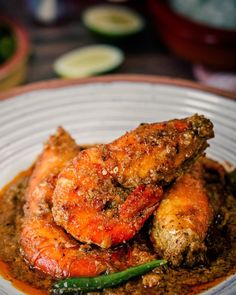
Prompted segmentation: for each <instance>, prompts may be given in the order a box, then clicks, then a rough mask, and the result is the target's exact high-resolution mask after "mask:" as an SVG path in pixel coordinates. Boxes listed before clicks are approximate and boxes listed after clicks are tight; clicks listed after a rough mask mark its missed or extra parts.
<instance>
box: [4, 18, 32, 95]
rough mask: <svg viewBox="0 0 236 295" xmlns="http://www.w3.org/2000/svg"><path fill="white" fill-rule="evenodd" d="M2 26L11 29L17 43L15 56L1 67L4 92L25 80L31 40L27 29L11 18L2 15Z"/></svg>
mask: <svg viewBox="0 0 236 295" xmlns="http://www.w3.org/2000/svg"><path fill="white" fill-rule="evenodd" d="M0 24H4V25H6V26H8V27H9V28H10V30H11V32H12V34H13V36H14V39H15V43H16V49H15V51H14V53H13V55H12V56H11V57H10V58H9V59H8V60H6V62H4V63H3V64H2V65H0V91H2V90H6V89H9V88H11V87H13V86H16V85H19V84H21V83H22V82H23V81H24V80H25V77H26V71H27V61H28V55H29V38H28V34H27V32H26V30H25V28H24V27H23V26H22V25H21V24H19V23H18V22H16V21H15V20H13V19H12V18H10V17H7V16H3V15H0Z"/></svg>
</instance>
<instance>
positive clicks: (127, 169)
mask: <svg viewBox="0 0 236 295" xmlns="http://www.w3.org/2000/svg"><path fill="white" fill-rule="evenodd" d="M213 136H214V132H213V124H212V123H211V122H210V120H208V119H206V118H205V117H204V116H200V115H194V116H192V117H189V118H185V119H175V120H171V121H167V122H162V123H153V124H142V125H140V126H139V127H138V128H136V129H134V130H133V131H131V132H129V133H126V134H125V135H123V136H122V137H120V138H118V139H117V140H115V141H113V142H111V143H109V144H105V145H100V146H97V147H93V148H89V149H86V150H84V151H82V152H80V153H79V154H78V156H77V157H76V158H75V159H73V161H72V162H70V163H69V165H67V166H66V167H65V168H64V169H63V170H62V172H61V173H60V174H59V177H58V181H57V184H56V188H55V190H54V194H53V209H52V211H53V217H54V220H55V222H56V223H57V224H58V225H60V226H62V227H63V228H64V229H65V230H66V231H67V232H68V233H70V234H71V235H72V236H73V237H74V238H75V239H77V240H79V241H81V242H85V243H89V244H90V243H94V244H97V245H98V246H100V247H102V248H109V247H111V246H113V245H116V244H119V243H123V242H125V241H128V240H129V239H131V238H132V237H134V235H135V234H136V233H137V232H138V231H139V230H140V228H141V227H142V226H143V224H144V222H145V221H146V220H147V218H148V217H149V216H150V215H151V214H152V213H153V212H154V210H155V209H156V208H157V206H158V204H159V202H160V199H161V197H162V195H163V193H162V187H161V186H160V184H161V185H162V184H167V183H170V182H171V181H173V180H174V179H175V178H176V177H178V176H179V175H181V174H182V173H183V172H184V171H185V170H186V169H187V168H189V166H191V165H192V163H193V162H194V161H195V160H196V159H197V158H198V157H199V156H200V155H201V154H202V153H203V151H204V150H205V148H206V147H207V146H208V143H207V140H208V139H209V138H211V137H213Z"/></svg>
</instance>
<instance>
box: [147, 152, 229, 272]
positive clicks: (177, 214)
mask: <svg viewBox="0 0 236 295" xmlns="http://www.w3.org/2000/svg"><path fill="white" fill-rule="evenodd" d="M210 170H211V171H210ZM209 173H210V174H209ZM209 175H210V176H209ZM213 175H215V176H217V184H216V183H209V181H211V180H210V178H212V176H213ZM215 176H214V177H215ZM223 186H224V169H223V167H222V166H221V165H220V164H218V163H216V162H214V161H212V160H210V159H207V158H205V157H202V158H201V159H199V160H198V161H197V162H196V163H195V165H194V166H193V167H192V168H191V171H189V172H187V173H186V174H184V175H183V176H182V177H180V178H179V179H178V180H177V181H176V182H175V183H174V184H173V185H172V186H171V187H170V188H169V190H168V191H167V192H166V193H165V196H164V198H163V199H162V202H161V204H160V206H159V208H158V209H157V210H156V212H155V213H154V218H153V224H152V228H151V240H152V242H153V245H154V248H155V250H156V252H157V253H158V254H159V255H160V256H161V257H163V258H165V259H167V260H168V261H169V262H171V264H172V265H173V266H179V265H181V264H184V265H186V266H190V267H191V266H194V265H195V264H199V263H206V262H207V260H208V257H207V251H208V248H207V241H206V240H207V239H208V240H209V238H210V240H212V237H210V236H209V230H211V227H212V225H213V220H214V218H215V217H216V216H217V213H218V212H219V210H220V207H221V206H222V204H223V201H224V200H223V198H224V196H223V194H222V189H221V188H222V187H223ZM215 227H216V226H214V232H216V228H215ZM214 243H215V242H214ZM214 243H213V242H212V241H211V244H214ZM216 243H217V242H216ZM208 244H209V243H208ZM211 247H213V246H212V245H211ZM215 248H216V247H215Z"/></svg>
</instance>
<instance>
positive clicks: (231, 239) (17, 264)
mask: <svg viewBox="0 0 236 295" xmlns="http://www.w3.org/2000/svg"><path fill="white" fill-rule="evenodd" d="M31 173H32V168H30V169H29V170H27V171H25V172H22V173H20V174H19V175H18V176H17V177H16V178H15V179H14V180H13V181H12V182H11V183H9V184H8V185H7V186H6V187H5V188H4V189H3V190H2V192H1V194H0V199H1V202H0V236H1V239H0V274H1V275H2V276H3V277H4V278H6V279H7V280H9V281H11V282H12V284H13V285H14V286H15V287H16V288H18V289H20V290H22V291H23V292H25V293H26V294H34V295H42V294H49V293H50V286H51V284H52V283H53V280H52V279H51V278H50V277H49V276H45V275H44V274H42V273H40V272H39V271H37V270H35V269H34V270H33V269H30V268H29V266H28V265H27V262H25V261H24V259H23V257H22V255H21V252H20V251H21V250H20V245H19V242H18V241H19V232H20V229H21V224H22V217H23V205H24V196H25V190H26V187H27V184H28V181H29V177H30V175H31ZM226 191H227V190H226ZM213 193H214V192H213ZM221 211H222V212H223V213H224V216H225V220H227V226H226V225H225V224H222V226H221V228H222V231H221V237H220V238H219V236H217V237H216V239H217V241H219V243H220V244H221V246H222V245H223V246H222V248H221V251H220V252H219V253H220V254H219V253H217V255H216V253H214V251H213V252H212V253H209V256H210V257H211V259H210V260H209V264H208V265H207V266H198V267H195V268H192V269H188V268H175V269H174V268H171V267H164V266H163V267H162V268H157V269H155V270H153V271H152V272H149V273H148V274H146V275H144V276H142V277H140V278H137V279H134V280H132V281H129V282H128V283H126V284H123V285H121V286H120V287H117V288H114V289H107V290H104V291H103V292H95V293H90V294H105V295H115V294H117V295H118V294H119V295H125V294H136V295H137V294H147V295H152V294H155V295H157V294H197V293H199V292H200V291H203V290H206V289H209V288H211V287H212V286H214V285H215V284H218V283H220V282H221V281H222V280H224V279H225V278H226V276H229V275H231V274H234V273H235V268H236V199H235V198H234V197H233V196H232V195H231V194H230V193H226V201H225V204H224V206H223V208H222V209H221ZM215 222H216V223H217V222H218V223H219V222H222V220H221V218H220V216H219V220H216V221H215ZM147 232H148V224H147V225H146V226H145V227H144V229H143V230H142V231H141V233H140V235H139V236H140V237H138V238H136V239H135V240H134V243H139V247H138V248H139V249H140V247H142V243H143V240H145V239H146V240H148V236H147ZM213 234H214V233H213ZM217 235H218V233H217ZM140 241H142V242H140ZM209 244H210V242H209ZM147 246H148V247H149V249H150V256H151V255H153V249H152V246H151V244H150V243H149V242H147V243H146V245H144V246H143V247H147ZM210 246H211V245H209V249H211V247H210ZM212 249H214V247H212Z"/></svg>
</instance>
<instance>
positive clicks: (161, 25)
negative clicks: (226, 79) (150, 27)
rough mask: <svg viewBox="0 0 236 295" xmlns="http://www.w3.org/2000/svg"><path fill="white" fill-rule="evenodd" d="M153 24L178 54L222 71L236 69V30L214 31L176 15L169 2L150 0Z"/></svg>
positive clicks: (149, 6) (216, 29)
mask: <svg viewBox="0 0 236 295" xmlns="http://www.w3.org/2000/svg"><path fill="white" fill-rule="evenodd" d="M147 3H148V8H149V11H150V14H151V15H152V16H153V23H154V26H155V28H156V30H157V31H158V33H159V35H160V37H161V38H162V39H163V41H164V42H165V44H166V45H167V46H168V47H169V48H170V50H171V51H172V52H174V53H175V54H176V55H178V56H180V57H182V58H184V59H186V60H189V61H191V62H194V63H201V64H204V65H208V66H211V67H213V68H218V69H228V70H232V69H236V30H225V29H218V28H213V27H210V26H207V25H203V24H201V23H197V22H194V21H191V20H190V19H188V18H186V17H184V16H181V15H179V14H177V13H175V12H174V11H173V10H172V9H171V8H170V6H169V5H168V1H166V0H148V1H147Z"/></svg>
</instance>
